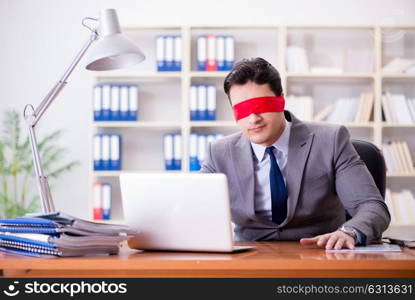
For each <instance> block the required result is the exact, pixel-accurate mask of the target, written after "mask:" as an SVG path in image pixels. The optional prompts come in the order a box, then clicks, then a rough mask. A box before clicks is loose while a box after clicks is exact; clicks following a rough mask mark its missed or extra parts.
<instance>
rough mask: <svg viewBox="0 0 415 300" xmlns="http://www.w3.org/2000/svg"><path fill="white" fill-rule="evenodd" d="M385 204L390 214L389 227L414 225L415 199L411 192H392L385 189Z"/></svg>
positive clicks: (406, 190) (405, 190) (407, 190)
mask: <svg viewBox="0 0 415 300" xmlns="http://www.w3.org/2000/svg"><path fill="white" fill-rule="evenodd" d="M385 202H386V205H387V206H388V208H389V212H390V214H391V225H415V197H414V194H413V193H412V191H411V190H409V189H404V190H401V191H399V192H392V191H391V190H390V189H386V194H385Z"/></svg>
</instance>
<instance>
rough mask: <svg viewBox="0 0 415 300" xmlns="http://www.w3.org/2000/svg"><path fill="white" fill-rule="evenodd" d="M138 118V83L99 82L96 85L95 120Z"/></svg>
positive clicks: (130, 119) (129, 119)
mask: <svg viewBox="0 0 415 300" xmlns="http://www.w3.org/2000/svg"><path fill="white" fill-rule="evenodd" d="M137 120H138V86H137V85H132V84H99V85H96V86H95V87H94V121H97V122H98V121H111V122H113V121H137Z"/></svg>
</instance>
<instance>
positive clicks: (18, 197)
mask: <svg viewBox="0 0 415 300" xmlns="http://www.w3.org/2000/svg"><path fill="white" fill-rule="evenodd" d="M20 124H21V118H20V115H19V114H18V113H17V112H16V111H8V112H6V113H5V119H4V125H3V133H2V135H1V136H0V182H1V186H0V218H14V217H18V216H22V215H24V214H25V213H29V212H36V211H39V196H38V192H37V186H36V181H35V172H34V169H33V160H32V152H31V149H30V143H29V138H28V136H26V137H21V127H20ZM61 135H62V131H61V130H57V131H54V132H52V133H50V134H48V135H46V136H45V137H43V138H41V139H40V141H39V142H38V147H39V153H40V157H41V160H42V166H43V169H44V172H45V174H46V175H47V176H48V178H50V179H56V178H58V177H59V176H60V175H61V174H62V173H65V172H68V171H70V170H71V169H72V168H73V167H75V166H76V165H78V164H79V163H78V162H76V161H72V162H69V163H65V164H59V162H60V161H61V159H62V158H63V156H64V154H65V152H66V150H65V149H64V148H62V147H59V146H57V144H56V142H57V141H58V140H59V138H60V137H61Z"/></svg>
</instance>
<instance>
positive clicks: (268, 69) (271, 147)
mask: <svg viewBox="0 0 415 300" xmlns="http://www.w3.org/2000/svg"><path fill="white" fill-rule="evenodd" d="M224 90H225V93H226V94H227V96H228V98H229V101H230V104H231V106H232V109H233V113H234V117H235V119H236V121H237V123H238V126H239V128H240V131H241V132H239V133H236V134H233V135H230V136H227V137H224V138H222V139H219V140H217V141H215V142H213V143H212V144H210V145H209V148H208V151H207V155H206V159H205V161H204V162H203V164H202V169H201V172H203V173H224V174H226V175H227V178H228V183H229V190H230V201H231V212H232V220H233V222H234V223H235V236H236V240H238V241H253V240H255V241H258V240H300V242H301V244H302V245H317V246H318V247H322V248H326V249H341V248H349V249H353V248H354V246H355V245H359V244H362V245H365V244H369V243H370V242H371V241H372V240H374V239H379V238H380V237H381V235H382V232H383V231H384V230H385V229H386V228H387V227H388V224H389V222H390V215H389V212H388V209H387V206H386V205H385V202H384V201H383V199H382V196H381V195H380V192H379V190H378V189H377V187H376V185H375V183H374V180H373V178H372V177H371V175H370V173H369V171H368V169H367V168H366V166H365V164H364V162H363V161H362V160H361V159H360V158H359V156H358V154H357V153H356V151H355V149H354V148H353V145H352V144H351V143H350V135H349V133H348V131H347V129H346V128H345V127H344V126H338V125H327V124H320V123H312V122H302V121H300V120H298V119H297V118H296V117H295V116H294V115H293V114H292V113H291V112H289V111H285V110H284V105H285V100H284V94H283V91H282V86H281V78H280V75H279V73H278V71H277V70H276V69H275V68H274V67H273V66H272V65H271V64H269V63H268V62H267V61H265V60H264V59H262V58H254V59H245V60H242V61H240V62H238V63H237V64H236V65H235V67H234V68H233V69H232V71H231V72H230V73H229V74H228V75H227V77H226V78H225V81H224ZM346 211H347V212H348V213H349V214H350V215H351V216H352V218H351V219H349V220H346V213H345V212H346Z"/></svg>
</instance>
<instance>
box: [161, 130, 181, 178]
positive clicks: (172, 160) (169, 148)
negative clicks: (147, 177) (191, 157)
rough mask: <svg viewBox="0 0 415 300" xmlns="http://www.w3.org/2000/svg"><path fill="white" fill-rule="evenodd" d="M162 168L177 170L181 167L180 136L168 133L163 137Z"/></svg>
mask: <svg viewBox="0 0 415 300" xmlns="http://www.w3.org/2000/svg"><path fill="white" fill-rule="evenodd" d="M163 153H164V169H165V170H167V171H179V170H181V169H182V136H181V135H180V134H175V133H168V134H165V135H164V137H163Z"/></svg>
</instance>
